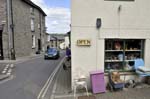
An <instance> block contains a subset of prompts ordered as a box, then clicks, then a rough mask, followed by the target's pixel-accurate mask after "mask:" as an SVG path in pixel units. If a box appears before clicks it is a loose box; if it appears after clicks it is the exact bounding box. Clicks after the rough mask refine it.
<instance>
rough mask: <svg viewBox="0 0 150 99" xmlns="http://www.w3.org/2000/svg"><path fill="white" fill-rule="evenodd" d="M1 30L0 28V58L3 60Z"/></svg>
mask: <svg viewBox="0 0 150 99" xmlns="http://www.w3.org/2000/svg"><path fill="white" fill-rule="evenodd" d="M2 34H3V30H2V29H0V60H3V59H4V57H3V35H2Z"/></svg>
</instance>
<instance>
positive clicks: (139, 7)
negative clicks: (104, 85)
mask: <svg viewBox="0 0 150 99" xmlns="http://www.w3.org/2000/svg"><path fill="white" fill-rule="evenodd" d="M71 4H72V5H71V22H72V23H71V32H72V33H71V49H72V82H73V79H74V78H75V76H76V74H78V72H82V73H84V74H85V75H87V76H88V77H89V72H91V71H95V70H102V71H104V72H105V73H107V72H108V71H109V70H118V71H120V72H122V73H126V72H128V74H129V75H127V78H126V79H129V78H132V77H133V78H134V75H133V74H134V70H133V65H134V59H137V58H141V59H143V60H144V63H145V66H146V67H150V61H149V60H150V57H149V56H150V53H149V49H150V13H149V11H150V6H149V5H150V0H72V3H71ZM105 80H107V79H105ZM89 81H90V80H89Z"/></svg>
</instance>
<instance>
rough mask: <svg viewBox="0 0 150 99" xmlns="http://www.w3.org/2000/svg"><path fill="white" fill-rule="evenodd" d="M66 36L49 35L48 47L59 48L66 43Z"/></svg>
mask: <svg viewBox="0 0 150 99" xmlns="http://www.w3.org/2000/svg"><path fill="white" fill-rule="evenodd" d="M65 36H66V34H49V36H48V37H49V41H48V43H47V45H49V46H50V47H57V48H59V46H60V44H61V43H63V42H65Z"/></svg>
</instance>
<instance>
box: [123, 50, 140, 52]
mask: <svg viewBox="0 0 150 99" xmlns="http://www.w3.org/2000/svg"><path fill="white" fill-rule="evenodd" d="M125 51H126V52H141V51H142V50H125Z"/></svg>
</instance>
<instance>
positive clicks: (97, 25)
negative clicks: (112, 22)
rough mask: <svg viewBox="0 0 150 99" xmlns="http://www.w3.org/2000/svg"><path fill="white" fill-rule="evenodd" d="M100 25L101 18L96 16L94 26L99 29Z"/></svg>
mask: <svg viewBox="0 0 150 99" xmlns="http://www.w3.org/2000/svg"><path fill="white" fill-rule="evenodd" d="M101 25H102V22H101V18H97V20H96V28H97V29H99V28H100V27H101Z"/></svg>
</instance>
